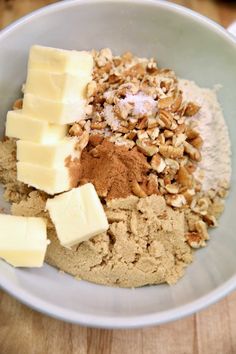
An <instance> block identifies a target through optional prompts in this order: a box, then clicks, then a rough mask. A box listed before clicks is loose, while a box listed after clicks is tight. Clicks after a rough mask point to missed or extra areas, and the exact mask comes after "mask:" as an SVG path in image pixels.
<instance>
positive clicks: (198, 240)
mask: <svg viewBox="0 0 236 354" xmlns="http://www.w3.org/2000/svg"><path fill="white" fill-rule="evenodd" d="M185 237H186V240H187V242H188V244H189V246H190V247H192V248H200V247H204V246H206V242H205V241H204V240H202V237H201V235H200V234H199V233H198V232H195V231H193V232H188V233H187V234H186V235H185Z"/></svg>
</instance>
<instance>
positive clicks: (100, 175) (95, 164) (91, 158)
mask: <svg viewBox="0 0 236 354" xmlns="http://www.w3.org/2000/svg"><path fill="white" fill-rule="evenodd" d="M94 145H96V146H95V147H94ZM79 171H80V176H79V180H80V184H84V183H88V182H91V183H93V185H94V186H95V188H96V191H97V193H98V195H99V196H100V197H105V198H106V199H108V200H109V199H114V198H126V197H127V196H129V195H131V194H133V193H132V190H131V185H132V183H133V182H134V181H137V182H138V183H143V182H144V181H145V180H146V179H147V173H148V171H149V165H148V163H147V160H146V157H145V156H144V155H143V154H142V153H140V152H139V151H137V150H135V149H133V150H128V149H127V148H125V147H123V146H117V145H115V144H113V143H111V142H109V141H107V140H103V141H102V142H101V139H100V140H99V139H96V138H93V140H92V139H91V141H90V144H89V145H88V147H87V148H86V149H85V150H84V151H83V153H82V155H81V161H80V168H79Z"/></svg>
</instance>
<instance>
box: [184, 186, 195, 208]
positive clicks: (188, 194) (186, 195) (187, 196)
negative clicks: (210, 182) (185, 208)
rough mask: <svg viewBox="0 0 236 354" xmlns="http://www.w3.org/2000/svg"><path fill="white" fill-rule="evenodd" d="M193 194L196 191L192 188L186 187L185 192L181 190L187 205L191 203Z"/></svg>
mask: <svg viewBox="0 0 236 354" xmlns="http://www.w3.org/2000/svg"><path fill="white" fill-rule="evenodd" d="M195 194H196V193H195V190H194V189H187V190H186V191H185V192H183V196H184V198H185V199H186V201H187V203H188V204H189V205H190V204H191V203H192V200H193V197H194V195H195Z"/></svg>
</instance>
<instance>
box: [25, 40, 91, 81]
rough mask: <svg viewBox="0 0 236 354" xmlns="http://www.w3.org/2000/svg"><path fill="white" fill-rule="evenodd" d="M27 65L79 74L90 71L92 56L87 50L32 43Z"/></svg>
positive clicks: (32, 67)
mask: <svg viewBox="0 0 236 354" xmlns="http://www.w3.org/2000/svg"><path fill="white" fill-rule="evenodd" d="M28 67H29V68H31V69H35V70H45V71H48V72H54V73H61V74H63V73H65V72H66V73H71V74H75V75H77V74H80V73H84V72H92V70H93V57H92V55H91V54H90V53H89V52H86V51H76V50H65V49H58V48H52V47H44V46H40V45H33V46H32V47H31V49H30V55H29V62H28Z"/></svg>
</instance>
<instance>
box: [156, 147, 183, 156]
mask: <svg viewBox="0 0 236 354" xmlns="http://www.w3.org/2000/svg"><path fill="white" fill-rule="evenodd" d="M159 152H160V154H161V155H162V156H164V157H170V158H172V159H174V158H181V157H182V156H183V154H184V148H183V147H182V146H181V147H174V146H170V145H169V146H166V145H160V146H159Z"/></svg>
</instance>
